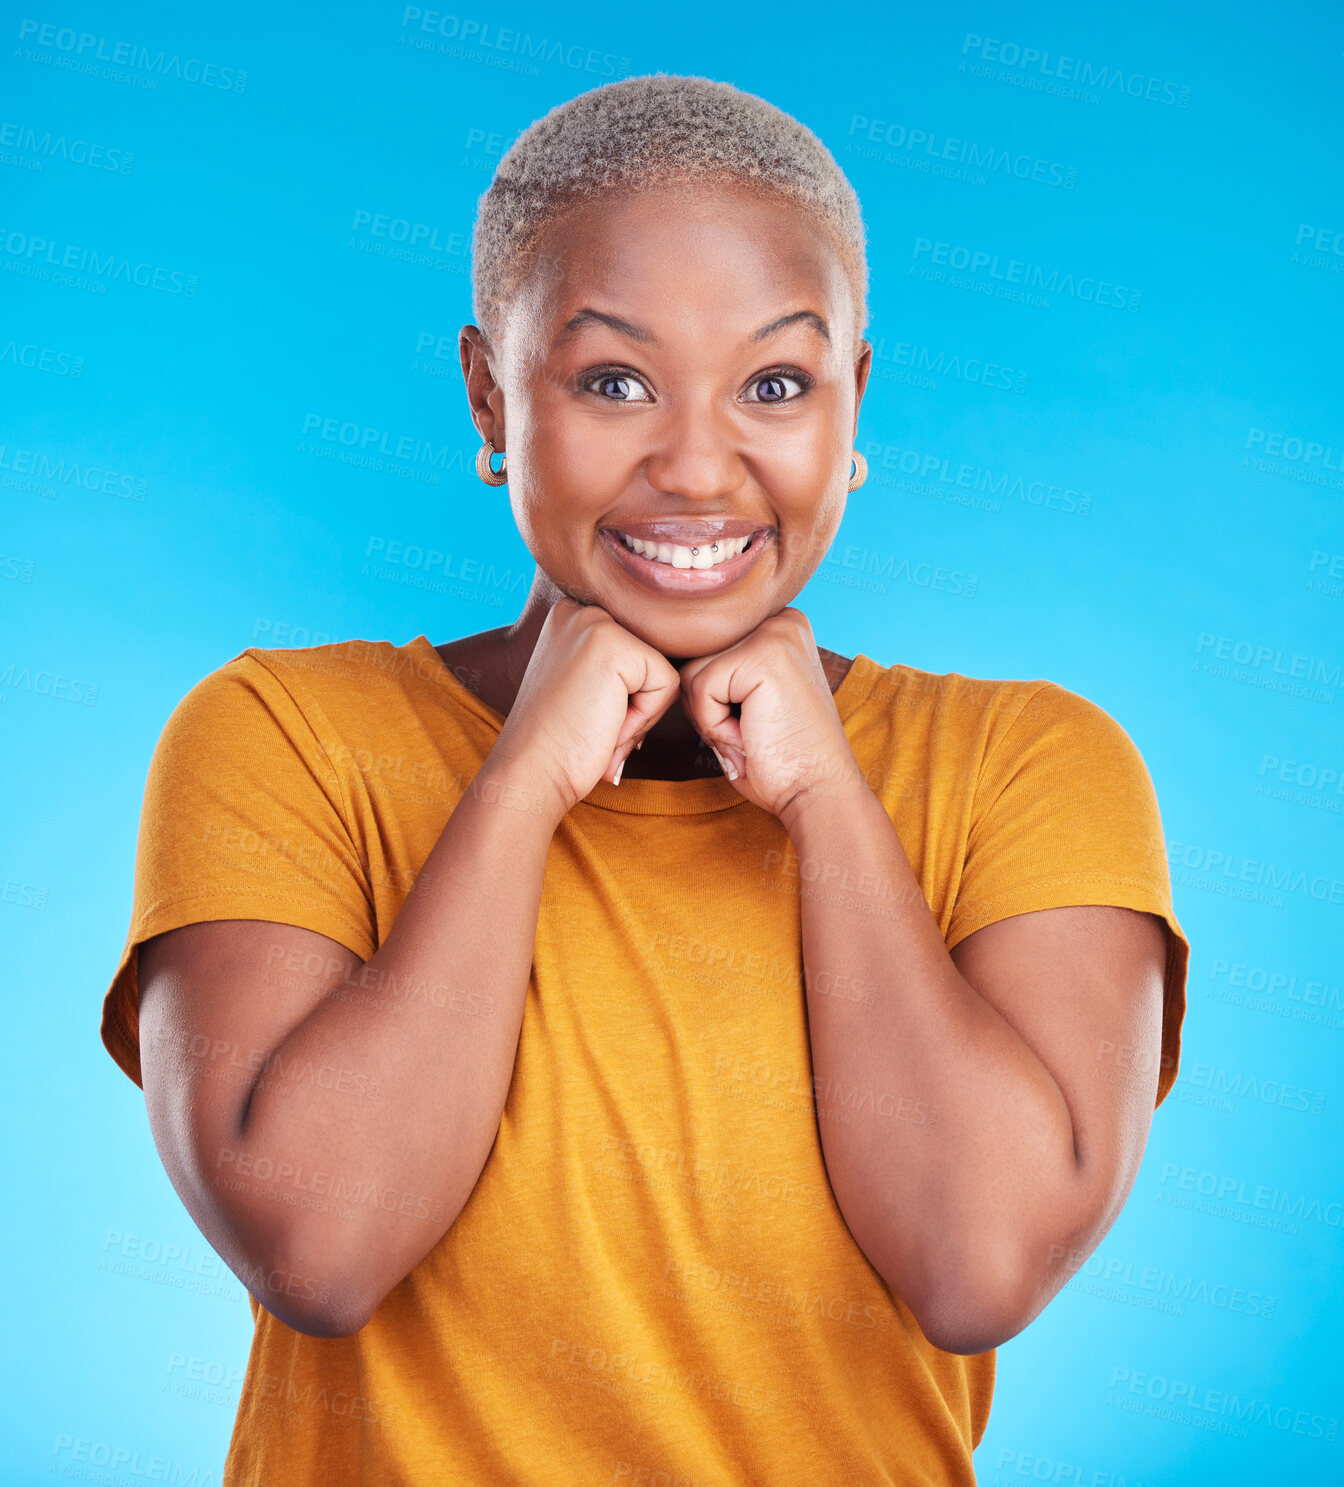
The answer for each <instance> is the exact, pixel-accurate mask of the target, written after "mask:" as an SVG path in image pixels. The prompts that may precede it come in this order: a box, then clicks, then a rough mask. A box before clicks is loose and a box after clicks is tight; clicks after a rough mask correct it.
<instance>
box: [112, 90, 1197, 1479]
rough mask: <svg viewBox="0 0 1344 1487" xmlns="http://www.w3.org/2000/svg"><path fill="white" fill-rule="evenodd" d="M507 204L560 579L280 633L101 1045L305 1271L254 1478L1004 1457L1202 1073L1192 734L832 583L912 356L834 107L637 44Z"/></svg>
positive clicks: (255, 1224)
mask: <svg viewBox="0 0 1344 1487" xmlns="http://www.w3.org/2000/svg"><path fill="white" fill-rule="evenodd" d="M475 250H476V252H475V262H474V271H475V281H474V290H475V303H474V311H475V314H476V318H477V324H476V325H469V326H467V327H465V328H464V329H463V331H462V334H461V353H462V366H463V372H464V376H465V379H466V384H467V391H468V395H469V398H470V402H471V409H472V416H473V419H474V421H475V424H476V428H477V430H478V432H479V433H480V435H481V437H482V440H483V444H482V449H481V456H480V458H479V459H478V461H477V468H478V471H479V473H480V474H481V476H482V478H483V479H484V480H485V482H486V484H487V485H489V486H497V485H500V484H502V483H503V482H505V481H507V483H508V494H509V498H510V500H511V503H512V508H513V515H514V518H515V520H516V521H517V523H518V526H519V529H520V531H521V533H522V536H523V538H524V540H525V541H526V543H527V545H528V548H529V550H530V551H531V553H532V555H533V556H534V558H535V559H536V562H537V573H536V578H535V582H534V584H533V587H532V590H531V592H530V594H529V596H528V599H527V602H526V604H525V606H524V609H523V612H522V614H521V615H520V616H519V618H518V619H517V621H516V622H515V623H514V624H513V625H510V626H507V627H505V628H503V629H500V630H492V631H488V632H486V633H484V634H479V635H470V636H466V637H463V638H462V639H459V640H455V641H452V642H449V643H447V644H444V645H440V646H433V645H431V644H430V642H429V641H428V640H427V639H426V638H425V637H424V636H420V637H418V638H417V639H415V640H414V641H411V642H410V643H409V644H406V645H402V646H394V645H392V644H391V643H389V642H376V643H370V642H362V641H350V642H346V643H343V644H336V645H325V646H316V647H312V648H308V649H299V650H289V651H284V650H275V651H259V650H256V649H250V650H247V651H244V652H243V653H242V654H241V655H239V656H237V657H235V658H234V659H233V660H231V661H230V662H228V663H227V664H226V665H225V666H223V667H221V668H220V669H219V670H217V671H215V672H213V673H212V674H211V675H209V676H207V677H206V678H205V679H204V680H203V681H202V682H200V683H199V684H198V685H197V686H196V687H194V688H193V689H192V691H191V692H190V693H189V694H188V695H187V697H186V698H185V699H184V700H183V701H182V702H181V703H180V704H179V706H178V707H177V709H176V710H175V711H174V713H173V715H172V717H171V719H170V720H169V722H168V725H167V727H166V728H165V730H164V733H163V736H162V738H161V740H160V742H159V745H158V747H157V749H156V752H155V755H154V760H153V763H152V766H151V770H150V775H149V780H148V784H147V789H146V800H145V809H144V816H143V821H142V829H141V839H140V845H139V857H138V859H137V875H136V902H135V913H134V920H133V923H132V926H131V931H130V935H129V937H128V941H127V946H126V950H125V953H124V955H123V958H122V962H121V965H120V967H119V969H118V971H117V975H116V979H115V980H114V982H113V984H112V987H111V989H110V990H109V992H108V995H107V1000H106V1004H105V1011H104V1022H103V1037H104V1040H105V1042H106V1044H107V1047H108V1048H109V1050H110V1051H111V1053H112V1054H113V1055H114V1056H115V1057H116V1058H117V1059H118V1061H119V1062H120V1064H121V1066H122V1067H123V1068H124V1069H125V1070H126V1072H127V1073H128V1074H129V1075H130V1076H131V1077H132V1078H135V1079H136V1080H137V1081H142V1083H143V1088H144V1091H145V1098H146V1102H147V1107H148V1111H149V1118H150V1122H151V1126H152V1129H153V1133H154V1138H155V1141H156V1143H157V1146H158V1149H159V1152H160V1154H161V1156H162V1159H163V1162H164V1166H165V1168H166V1169H167V1172H168V1175H169V1177H170V1178H171V1180H172V1182H173V1184H174V1187H175V1188H176V1190H177V1192H178V1193H179V1194H180V1195H181V1197H182V1200H183V1202H184V1203H185V1205H186V1207H187V1209H188V1210H189V1211H190V1213H191V1215H192V1217H193V1219H194V1220H195V1221H196V1223H197V1224H198V1225H199V1227H200V1229H201V1230H202V1232H203V1233H204V1234H205V1236H206V1237H207V1238H208V1239H209V1241H210V1242H211V1244H213V1245H214V1247H215V1248H216V1249H217V1250H218V1252H219V1253H220V1255H221V1256H222V1257H223V1258H224V1259H225V1261H226V1262H227V1263H228V1264H229V1265H230V1267H231V1268H232V1269H233V1270H234V1271H235V1272H236V1273H237V1274H238V1276H239V1277H240V1278H241V1279H242V1280H243V1281H244V1283H245V1284H246V1285H247V1287H248V1289H249V1291H250V1293H251V1296H252V1298H253V1299H252V1310H253V1315H254V1319H255V1322H256V1332H255V1337H254V1341H253V1346H252V1351H251V1356H250V1359H249V1364H248V1370H247V1377H246V1382H245V1384H244V1387H243V1390H242V1398H241V1400H240V1404H239V1411H238V1418H237V1421H236V1424H235V1428H234V1434H233V1440H232V1444H231V1447H230V1452H229V1457H228V1463H227V1468H226V1473H225V1480H226V1482H230V1483H244V1482H247V1483H257V1482H260V1481H263V1480H265V1481H284V1482H285V1483H287V1484H298V1483H309V1482H311V1483H319V1482H320V1483H324V1484H330V1483H341V1482H355V1481H361V1482H364V1481H367V1482H376V1483H387V1482H428V1481H461V1482H473V1483H516V1484H533V1483H543V1482H545V1483H550V1482H565V1483H578V1482H582V1483H591V1482H631V1483H646V1484H654V1483H658V1484H664V1487H670V1484H672V1483H674V1482H675V1483H687V1484H689V1483H699V1484H709V1483H718V1484H730V1483H744V1482H761V1483H769V1484H772V1487H780V1484H788V1483H808V1484H812V1483H817V1482H837V1481H852V1482H865V1483H868V1482H892V1483H895V1482H901V1483H906V1482H909V1483H914V1482H920V1483H927V1482H934V1481H936V1482H939V1483H971V1482H973V1481H974V1474H973V1472H972V1465H971V1452H972V1450H973V1448H974V1446H975V1444H976V1443H977V1442H978V1441H979V1439H980V1437H981V1435H982V1434H983V1431H984V1428H985V1422H986V1418H987V1415H988V1410H989V1404H990V1396H991V1393H992V1388H993V1379H994V1359H995V1354H994V1348H995V1347H996V1346H997V1345H998V1344H999V1343H1001V1342H1002V1341H1004V1340H1005V1339H1007V1338H1009V1337H1012V1336H1013V1335H1015V1334H1016V1333H1017V1332H1018V1331H1020V1330H1021V1328H1023V1327H1024V1326H1025V1325H1026V1324H1027V1323H1028V1322H1029V1321H1031V1319H1032V1318H1033V1317H1035V1316H1036V1315H1037V1314H1038V1313H1039V1312H1040V1310H1041V1308H1042V1307H1043V1306H1044V1305H1045V1304H1046V1302H1047V1301H1048V1300H1049V1299H1050V1297H1051V1296H1052V1295H1054V1294H1055V1293H1056V1292H1057V1291H1058V1290H1059V1289H1060V1287H1061V1286H1062V1285H1063V1284H1064V1282H1065V1281H1066V1280H1067V1278H1068V1276H1069V1275H1070V1274H1071V1273H1072V1272H1073V1271H1074V1270H1075V1269H1076V1268H1077V1267H1078V1266H1079V1265H1080V1264H1081V1263H1082V1261H1083V1260H1084V1259H1085V1258H1086V1256H1087V1255H1088V1254H1089V1253H1090V1252H1091V1251H1092V1250H1093V1249H1094V1248H1095V1246H1096V1245H1097V1243H1098V1242H1099V1241H1100V1239H1101V1237H1102V1236H1103V1235H1104V1234H1105V1232H1106V1230H1107V1229H1108V1228H1109V1227H1110V1225H1111V1223H1112V1222H1113V1221H1114V1219H1115V1217H1116V1215H1117V1213H1118V1212H1119V1210H1120V1208H1121V1206H1122V1205H1123V1203H1124V1200H1125V1198H1126V1196H1127V1194H1128V1192H1129V1190H1130V1187H1131V1185H1132V1183H1133V1180H1134V1176H1135V1173H1136V1171H1137V1168H1138V1165H1139V1162H1140V1160H1141V1157H1142V1154H1143V1148H1144V1143H1145V1140H1146V1138H1147V1133H1148V1129H1149V1125H1150V1122H1151V1119H1152V1112H1153V1109H1154V1108H1155V1105H1156V1104H1158V1103H1160V1102H1161V1100H1162V1098H1164V1097H1165V1095H1166V1093H1167V1092H1168V1090H1169V1089H1170V1088H1171V1084H1172V1082H1173V1081H1174V1079H1175V1075H1176V1060H1177V1057H1178V1054H1179V1033H1180V1023H1181V1017H1182V1012H1183V1008H1184V986H1185V971H1186V964H1187V957H1188V951H1189V946H1188V944H1187V943H1186V941H1185V938H1184V936H1183V934H1182V932H1181V930H1180V926H1179V925H1178V924H1177V922H1176V919H1175V917H1174V915H1173V913H1172V907H1171V901H1170V889H1169V881H1168V874H1167V867H1166V859H1165V852H1164V846H1163V838H1162V830H1161V824H1160V820H1159V815H1158V809H1157V803H1156V800H1155V798H1154V794H1153V789H1152V785H1151V782H1150V780H1149V777H1148V774H1147V771H1146V769H1145V767H1144V764H1143V761H1142V759H1141V758H1140V756H1139V754H1138V751H1137V749H1136V748H1135V746H1134V744H1133V743H1132V742H1131V741H1130V739H1129V737H1128V735H1127V734H1126V733H1125V732H1124V731H1123V729H1122V728H1121V727H1120V725H1119V724H1118V723H1116V722H1115V721H1114V720H1113V719H1111V718H1110V717H1109V716H1108V715H1107V714H1106V713H1105V712H1103V711H1102V710H1101V709H1100V708H1098V707H1096V706H1095V705H1094V704H1092V703H1090V702H1088V701H1087V700H1085V699H1084V698H1082V697H1080V696H1078V695H1077V694H1075V693H1073V692H1070V691H1068V690H1066V689H1065V688H1063V687H1060V686H1057V685H1056V684H1054V683H1051V682H1048V681H1040V680H1035V681H980V680H976V679H973V678H971V677H968V676H964V675H961V674H959V673H950V674H947V675H934V674H931V673H928V672H923V671H920V670H917V669H916V668H913V667H910V666H906V665H903V664H895V665H890V666H884V665H882V664H880V663H879V662H877V661H874V660H872V659H870V658H869V657H867V656H865V655H863V654H859V655H858V656H856V657H855V658H853V659H852V660H851V659H850V658H847V657H844V656H840V655H837V654H835V653H833V652H831V651H828V650H824V649H821V648H820V647H818V646H817V644H816V642H815V640H814V638H813V636H812V632H811V629H810V626H809V624H808V621H807V619H806V617H805V616H804V615H803V614H802V612H801V611H799V610H798V609H796V608H794V607H792V604H791V601H792V600H793V599H794V598H795V597H796V596H797V594H798V593H799V591H800V590H801V589H802V588H803V586H804V585H805V584H806V582H807V580H808V578H809V577H810V576H811V574H812V573H813V572H814V570H815V569H816V567H817V565H818V563H819V562H820V561H821V558H822V556H823V554H824V553H825V552H826V550H827V547H828V546H829V544H830V543H831V541H832V539H833V538H834V537H835V535H836V531H837V528H838V526H839V523H840V519H841V516H842V514H843V511H844V507H845V501H846V495H847V492H848V491H852V490H854V489H856V488H858V487H859V486H860V485H861V483H862V478H863V468H864V466H863V460H862V457H861V456H859V455H857V453H851V449H852V445H853V441H854V436H855V433H856V429H857V416H858V406H859V401H860V399H861V397H862V394H863V391H864V387H865V385H866V382H867V376H868V371H869V366H870V358H871V350H872V348H871V347H870V346H869V344H868V343H867V342H866V341H864V340H862V339H861V336H862V331H863V328H864V325H865V322H866V311H865V293H866V269H865V262H864V249H863V229H862V225H861V220H860V216H859V210H858V203H857V200H856V198H855V196H854V193H853V191H852V189H851V188H850V186H849V184H848V182H847V181H846V180H845V178H844V176H843V175H842V173H841V172H840V170H839V168H838V167H837V165H836V164H835V161H834V160H833V158H832V157H831V155H830V154H829V152H828V151H827V150H826V148H825V147H824V146H823V145H822V144H821V142H820V141H819V140H818V139H817V138H816V137H815V135H813V134H812V133H811V132H810V131H808V130H807V129H805V128H804V127H803V126H802V125H800V124H799V123H797V122H796V121H795V120H793V119H792V118H790V117H788V116H787V115H785V114H783V113H781V112H780V111H779V110H778V109H776V108H774V107H773V106H772V105H770V104H768V103H766V102H764V101H763V100H761V99H759V98H756V97H754V96H752V95H749V94H745V93H742V92H739V91H738V90H737V89H735V88H732V87H730V86H728V85H726V84H722V83H716V82H711V81H708V80H705V79H701V78H689V77H670V76H665V75H658V76H654V77H638V78H630V79H626V80H623V81H621V82H617V83H613V84H611V85H609V86H606V87H603V88H598V89H596V90H594V91H593V92H590V93H586V94H584V95H582V96H581V97H579V98H576V99H573V100H572V101H570V102H568V103H566V104H564V105H563V106H561V107H559V108H557V109H555V110H553V111H552V112H551V113H550V114H548V115H547V116H546V117H545V118H544V119H542V120H540V121H539V122H537V123H536V124H534V125H533V126H532V127H531V128H530V129H528V130H527V131H525V132H524V133H523V135H522V136H521V137H520V138H519V140H518V141H517V142H516V144H515V145H514V147H513V149H512V150H511V151H510V152H509V154H508V155H507V156H506V157H505V158H504V160H503V161H502V162H501V164H500V166H499V170H498V172H497V174H496V177H495V179H494V181H493V183H492V185H491V187H490V189H489V190H488V191H487V192H486V194H485V196H484V198H483V200H482V204H481V210H480V215H479V219H478V223H477V228H476V239H475ZM494 452H498V453H499V454H501V455H503V457H504V458H503V462H502V463H501V465H500V466H499V468H498V470H496V468H495V466H494V464H493V461H492V456H493V453H494ZM445 515H446V517H447V519H449V520H451V512H449V513H445ZM702 740H703V741H704V745H708V747H704V746H702ZM636 750H638V752H635V751H636ZM714 761H717V762H714Z"/></svg>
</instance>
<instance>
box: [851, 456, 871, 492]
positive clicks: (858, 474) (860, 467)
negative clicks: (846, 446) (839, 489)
mask: <svg viewBox="0 0 1344 1487" xmlns="http://www.w3.org/2000/svg"><path fill="white" fill-rule="evenodd" d="M849 457H850V459H852V460H853V461H854V473H853V474H852V475H851V476H850V477H849V489H850V490H852V491H856V490H858V488H859V487H860V486H861V485H862V484H863V482H864V481H865V480H867V479H868V461H867V460H866V459H864V457H863V456H862V455H861V454H860V453H859V451H858V450H857V449H851V450H850V452H849Z"/></svg>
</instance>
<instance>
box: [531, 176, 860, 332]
mask: <svg viewBox="0 0 1344 1487" xmlns="http://www.w3.org/2000/svg"><path fill="white" fill-rule="evenodd" d="M537 263H538V264H539V266H540V268H541V271H540V272H537V273H534V274H530V275H528V277H527V279H526V281H525V283H524V285H523V288H522V291H521V292H520V294H519V297H518V308H519V309H520V310H521V311H523V313H524V314H525V316H526V317H527V319H528V321H529V322H530V324H531V328H532V329H533V330H534V332H536V333H538V334H540V335H544V334H545V333H546V332H547V331H551V332H553V331H554V330H555V329H558V327H559V326H560V325H562V324H563V323H564V322H565V321H566V320H567V319H568V318H569V317H570V315H572V314H573V313H574V311H575V310H576V309H578V308H579V307H581V306H583V305H587V304H590V303H593V302H594V301H596V300H600V301H602V304H601V305H600V306H599V307H600V308H603V309H614V310H616V311H617V312H618V313H621V314H623V315H625V316H627V317H628V318H629V319H631V320H634V321H637V322H639V323H641V324H644V325H648V326H650V327H651V328H654V329H655V330H658V329H660V328H670V327H673V326H679V327H682V328H684V329H685V330H687V331H688V332H696V331H701V332H703V331H704V330H707V329H715V330H718V331H720V332H731V331H734V330H738V329H747V330H754V329H755V328H756V327H757V326H758V325H760V324H762V323H763V322H764V321H766V320H768V319H769V318H770V317H771V315H772V314H778V313H779V312H780V310H781V309H782V308H787V309H796V308H806V307H808V306H811V305H815V307H816V308H817V309H819V310H820V311H821V312H822V314H824V315H825V316H826V318H827V320H829V321H830V322H831V325H832V334H833V335H835V336H837V338H838V335H839V334H840V332H841V330H842V327H843V325H844V323H845V319H846V316H847V315H848V314H849V313H850V309H849V302H850V293H849V285H848V280H847V278H846V274H845V269H844V265H843V262H842V260H841V256H840V252H839V249H838V247H837V245H836V243H835V240H834V238H833V237H832V235H831V231H830V228H829V226H828V225H827V224H826V223H825V222H824V221H823V220H822V219H821V218H820V217H819V216H818V215H817V214H816V213H815V212H813V211H810V210H807V209H806V208H803V207H801V206H800V205H799V204H798V203H797V202H793V201H790V200H788V199H787V198H783V197H781V196H780V194H779V193H777V192H765V191H753V190H751V189H749V188H744V187H742V186H740V185H738V184H736V183H734V184H728V183H722V182H719V183H705V182H703V181H698V182H694V183H680V182H673V183H670V184H660V185H658V186H657V187H650V188H648V189H644V190H638V191H632V190H622V191H612V192H607V193H604V194H603V195H601V196H596V197H591V198H587V199H585V200H582V201H580V202H578V203H576V204H574V205H573V206H571V207H570V208H569V209H567V210H566V211H565V212H564V213H562V214H561V215H560V216H558V217H557V218H556V219H555V220H554V221H553V222H552V223H551V224H550V225H549V227H548V229H547V230H546V232H545V233H544V234H543V236H542V238H541V239H540V240H539V243H538V250H537ZM547 344H549V340H548V342H547Z"/></svg>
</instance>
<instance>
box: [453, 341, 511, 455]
mask: <svg viewBox="0 0 1344 1487" xmlns="http://www.w3.org/2000/svg"><path fill="white" fill-rule="evenodd" d="M457 352H458V357H459V359H460V360H461V362H462V380H463V381H464V382H465V383H466V385H467V401H468V402H469V403H470V404H471V421H472V423H474V424H475V425H476V431H477V433H479V434H480V436H481V438H482V439H484V440H485V442H486V443H487V444H493V445H494V446H495V448H496V449H501V450H502V449H506V448H507V447H508V446H507V445H506V444H505V442H504V389H503V388H502V387H500V385H499V383H498V381H497V380H496V378H495V369H494V367H493V365H492V364H491V363H492V359H493V356H494V353H493V351H492V349H491V346H490V343H489V342H488V341H487V340H486V339H485V336H484V334H483V333H482V331H481V329H480V327H479V326H475V325H464V326H463V327H462V330H461V331H460V333H459V334H458V338H457Z"/></svg>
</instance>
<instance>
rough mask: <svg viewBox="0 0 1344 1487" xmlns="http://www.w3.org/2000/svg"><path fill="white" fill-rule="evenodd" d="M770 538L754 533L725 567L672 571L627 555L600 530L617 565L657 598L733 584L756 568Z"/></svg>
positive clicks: (669, 566)
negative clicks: (745, 546) (743, 548)
mask: <svg viewBox="0 0 1344 1487" xmlns="http://www.w3.org/2000/svg"><path fill="white" fill-rule="evenodd" d="M770 536H771V534H770V532H769V531H764V532H757V533H756V534H755V536H753V537H752V539H751V546H750V547H748V548H747V549H746V551H745V552H740V553H738V555H737V556H736V557H735V558H729V559H728V561H727V562H725V563H716V564H715V565H714V567H712V568H674V567H673V566H672V564H671V563H660V562H657V561H653V560H650V559H649V558H641V557H640V555H639V554H638V553H637V552H631V551H630V549H629V548H628V547H627V546H626V545H625V543H624V542H622V541H621V539H620V538H619V537H618V536H616V534H615V533H614V532H611V531H608V530H607V528H605V527H603V528H602V537H603V540H604V541H605V542H606V544H607V547H608V548H609V549H610V550H611V551H612V552H613V553H615V555H616V560H617V562H619V563H620V565H621V566H622V567H623V568H624V569H625V571H626V572H627V573H628V574H629V575H630V576H631V577H632V578H633V579H635V581H636V582H637V583H641V584H643V585H644V587H645V588H646V589H652V590H653V591H654V592H655V593H657V594H704V593H708V592H710V591H713V590H718V589H722V588H727V587H728V585H729V584H734V583H737V582H738V581H739V580H740V579H742V578H745V577H746V575H747V574H748V573H750V572H751V570H752V569H753V568H754V567H755V566H756V560H757V559H758V558H759V557H760V555H761V553H762V551H763V550H764V549H765V548H766V547H768V546H769V543H770Z"/></svg>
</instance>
